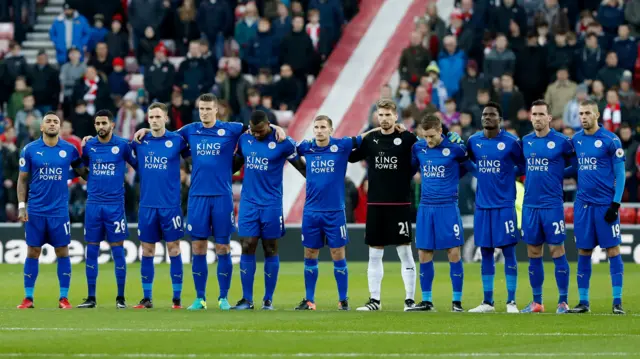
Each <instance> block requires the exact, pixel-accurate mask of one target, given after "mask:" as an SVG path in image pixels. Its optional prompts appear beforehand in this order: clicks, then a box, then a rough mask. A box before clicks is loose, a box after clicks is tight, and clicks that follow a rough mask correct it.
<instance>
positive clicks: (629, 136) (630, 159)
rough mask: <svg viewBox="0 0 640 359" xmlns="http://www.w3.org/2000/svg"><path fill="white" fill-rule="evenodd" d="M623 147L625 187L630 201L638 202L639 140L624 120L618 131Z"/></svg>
mask: <svg viewBox="0 0 640 359" xmlns="http://www.w3.org/2000/svg"><path fill="white" fill-rule="evenodd" d="M618 135H619V137H620V142H621V143H622V149H624V155H625V161H624V168H625V177H626V180H625V183H624V187H625V190H626V191H627V193H628V195H629V199H628V201H629V202H638V167H637V166H636V153H637V152H638V142H637V141H636V140H635V139H634V138H633V130H632V128H631V126H630V125H629V124H628V123H626V122H623V123H622V124H621V125H620V130H619V132H618Z"/></svg>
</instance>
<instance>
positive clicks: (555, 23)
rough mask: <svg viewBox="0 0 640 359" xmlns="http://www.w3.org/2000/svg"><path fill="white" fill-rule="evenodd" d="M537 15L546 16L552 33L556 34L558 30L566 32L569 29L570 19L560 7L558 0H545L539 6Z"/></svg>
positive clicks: (545, 18)
mask: <svg viewBox="0 0 640 359" xmlns="http://www.w3.org/2000/svg"><path fill="white" fill-rule="evenodd" d="M537 16H540V17H542V18H544V20H545V21H546V22H547V23H548V24H549V28H550V30H551V34H555V33H556V32H558V31H557V30H560V32H566V31H568V30H569V29H568V23H569V20H568V19H567V15H566V14H565V13H564V11H562V9H561V8H560V5H559V4H558V0H544V4H543V5H542V6H541V7H540V8H539V10H538V13H537Z"/></svg>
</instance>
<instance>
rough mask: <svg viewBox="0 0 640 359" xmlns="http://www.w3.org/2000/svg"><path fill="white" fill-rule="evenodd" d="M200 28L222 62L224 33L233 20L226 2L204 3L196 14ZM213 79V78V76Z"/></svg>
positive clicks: (201, 3)
mask: <svg viewBox="0 0 640 359" xmlns="http://www.w3.org/2000/svg"><path fill="white" fill-rule="evenodd" d="M196 21H197V23H198V28H199V29H200V31H202V33H203V34H204V36H205V37H206V38H207V40H209V44H212V45H214V46H213V48H214V49H215V51H214V52H215V54H216V59H218V60H220V58H222V55H223V50H224V33H225V31H226V30H227V28H228V27H229V26H230V25H231V24H232V22H233V19H232V18H231V13H230V10H229V5H228V3H227V2H226V1H202V2H200V8H199V9H198V12H197V14H196ZM212 78H213V76H212Z"/></svg>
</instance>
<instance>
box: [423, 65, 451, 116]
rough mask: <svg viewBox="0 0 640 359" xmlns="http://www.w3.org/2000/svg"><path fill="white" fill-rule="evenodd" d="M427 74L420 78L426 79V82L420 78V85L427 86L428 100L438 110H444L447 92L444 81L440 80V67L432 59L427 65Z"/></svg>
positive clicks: (447, 96)
mask: <svg viewBox="0 0 640 359" xmlns="http://www.w3.org/2000/svg"><path fill="white" fill-rule="evenodd" d="M427 75H428V76H423V77H422V79H424V78H426V79H427V83H426V84H425V83H423V81H422V79H421V84H420V85H421V86H423V87H425V88H427V90H428V92H429V96H430V97H429V101H428V102H429V103H432V104H433V105H435V107H436V108H437V109H438V110H440V111H442V110H444V102H445V101H446V100H447V99H448V98H449V94H448V93H447V88H446V87H445V85H444V82H442V80H440V68H439V67H438V65H437V64H436V62H435V61H432V62H431V64H429V66H427ZM416 96H417V95H416ZM418 118H422V117H418Z"/></svg>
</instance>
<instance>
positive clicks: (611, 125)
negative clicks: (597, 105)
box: [602, 89, 629, 132]
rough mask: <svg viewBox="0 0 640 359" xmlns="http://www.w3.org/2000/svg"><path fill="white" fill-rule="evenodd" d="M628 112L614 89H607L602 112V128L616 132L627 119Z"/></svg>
mask: <svg viewBox="0 0 640 359" xmlns="http://www.w3.org/2000/svg"><path fill="white" fill-rule="evenodd" d="M628 117H629V114H628V113H627V109H626V108H624V107H622V105H621V103H620V97H618V92H617V91H616V90H615V89H609V90H608V91H607V105H606V106H605V108H604V111H603V112H602V124H603V125H604V128H606V129H607V130H609V131H611V132H616V131H618V129H619V128H620V125H621V124H622V122H626V121H627V120H628Z"/></svg>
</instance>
